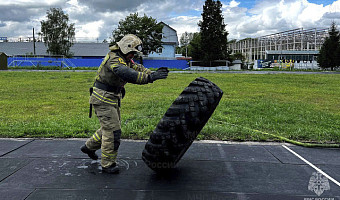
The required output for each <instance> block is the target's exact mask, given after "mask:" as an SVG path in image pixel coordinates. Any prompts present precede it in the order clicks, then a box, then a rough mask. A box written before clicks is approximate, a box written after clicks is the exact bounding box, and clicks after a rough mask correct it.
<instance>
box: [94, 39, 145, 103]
mask: <svg viewBox="0 0 340 200" xmlns="http://www.w3.org/2000/svg"><path fill="white" fill-rule="evenodd" d="M150 74H151V70H149V69H147V68H145V67H144V66H143V65H140V64H136V63H134V62H133V61H132V60H126V58H125V57H124V56H123V54H122V52H121V51H120V50H119V47H118V46H117V45H114V46H111V47H110V52H109V53H108V54H107V55H106V56H105V58H104V60H103V62H102V63H101V65H100V66H99V69H98V71H97V76H96V82H95V84H94V88H93V94H92V95H91V98H90V104H100V103H102V102H104V103H108V104H112V105H115V104H117V102H119V100H120V98H121V91H122V90H123V89H124V85H125V84H126V83H134V84H147V83H150V77H149V75H150ZM103 86H104V87H103Z"/></svg>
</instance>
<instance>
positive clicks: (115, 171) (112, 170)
mask: <svg viewBox="0 0 340 200" xmlns="http://www.w3.org/2000/svg"><path fill="white" fill-rule="evenodd" d="M102 171H103V172H105V173H108V174H118V173H119V167H118V166H117V164H116V163H114V164H113V165H111V166H110V167H102Z"/></svg>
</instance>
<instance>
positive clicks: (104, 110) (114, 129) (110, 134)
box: [86, 103, 121, 168]
mask: <svg viewBox="0 0 340 200" xmlns="http://www.w3.org/2000/svg"><path fill="white" fill-rule="evenodd" d="M93 106H94V110H95V113H96V115H97V117H98V119H99V122H100V126H101V127H100V129H98V130H97V131H96V132H95V133H94V134H93V136H92V137H90V138H89V139H88V140H87V141H86V146H87V148H89V149H90V150H98V149H100V148H101V149H102V155H101V165H102V167H104V168H108V167H110V166H112V165H114V164H116V159H117V154H118V148H119V145H120V136H121V127H120V110H119V107H118V105H109V104H105V103H103V104H94V105H93Z"/></svg>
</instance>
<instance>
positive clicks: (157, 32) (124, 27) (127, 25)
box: [111, 13, 163, 55]
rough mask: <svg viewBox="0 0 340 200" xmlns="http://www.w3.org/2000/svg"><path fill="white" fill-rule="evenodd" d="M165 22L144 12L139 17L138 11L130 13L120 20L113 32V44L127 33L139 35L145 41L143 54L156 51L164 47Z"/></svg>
mask: <svg viewBox="0 0 340 200" xmlns="http://www.w3.org/2000/svg"><path fill="white" fill-rule="evenodd" d="M162 30H163V24H162V23H157V20H156V19H154V18H152V17H148V16H146V15H145V14H144V16H143V17H139V16H138V13H134V14H130V15H129V16H127V17H126V18H125V19H124V20H121V21H119V25H118V28H117V29H115V30H114V31H113V32H112V38H111V39H112V40H111V44H114V43H116V42H118V41H119V40H120V39H122V38H123V37H124V35H127V34H134V35H136V36H138V37H139V38H140V39H141V40H142V42H143V54H144V55H147V54H149V53H151V52H156V50H157V49H158V48H161V47H162Z"/></svg>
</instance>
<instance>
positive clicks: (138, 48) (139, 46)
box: [136, 44, 143, 52]
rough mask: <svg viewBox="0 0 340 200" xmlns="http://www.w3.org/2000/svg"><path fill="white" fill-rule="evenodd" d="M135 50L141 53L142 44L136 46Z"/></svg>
mask: <svg viewBox="0 0 340 200" xmlns="http://www.w3.org/2000/svg"><path fill="white" fill-rule="evenodd" d="M136 49H137V51H140V52H141V51H142V50H143V46H142V44H140V45H138V46H136Z"/></svg>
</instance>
